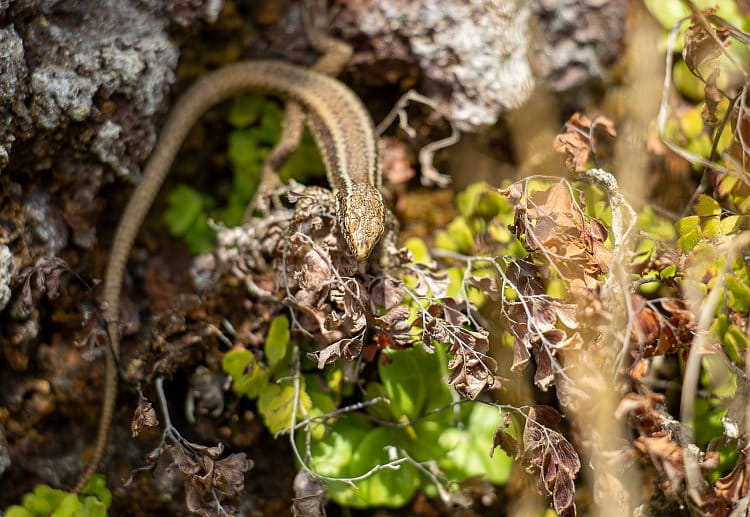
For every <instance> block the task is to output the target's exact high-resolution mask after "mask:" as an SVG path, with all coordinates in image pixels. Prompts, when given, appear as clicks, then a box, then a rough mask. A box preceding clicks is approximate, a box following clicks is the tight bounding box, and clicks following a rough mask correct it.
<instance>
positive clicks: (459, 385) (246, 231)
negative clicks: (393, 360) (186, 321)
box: [201, 188, 497, 398]
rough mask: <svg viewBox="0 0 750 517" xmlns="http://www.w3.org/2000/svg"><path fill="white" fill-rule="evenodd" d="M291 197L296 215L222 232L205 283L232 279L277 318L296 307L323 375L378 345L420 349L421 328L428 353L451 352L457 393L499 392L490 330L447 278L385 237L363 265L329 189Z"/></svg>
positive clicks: (278, 213)
mask: <svg viewBox="0 0 750 517" xmlns="http://www.w3.org/2000/svg"><path fill="white" fill-rule="evenodd" d="M288 197H289V199H290V201H292V202H294V203H295V209H294V211H290V210H275V211H273V212H271V214H269V216H268V217H265V218H263V219H261V220H253V221H251V222H250V224H247V225H245V226H243V227H241V228H234V229H228V230H225V231H223V232H221V233H220V234H219V241H218V242H219V246H218V249H217V251H216V252H215V254H214V256H213V259H212V260H211V261H206V262H205V263H206V264H209V265H210V267H209V268H207V269H206V270H204V271H203V272H202V274H201V276H202V277H203V278H217V277H219V276H221V275H222V274H226V273H229V274H230V275H231V276H233V277H234V278H235V279H239V280H240V281H241V282H243V283H244V284H245V286H246V287H247V290H248V294H249V295H250V296H251V297H252V298H254V299H255V300H257V301H266V302H268V301H272V302H275V303H276V306H277V309H276V310H281V309H282V308H283V306H287V307H289V308H290V309H291V314H292V323H293V328H294V329H295V330H296V331H297V332H300V333H301V334H303V335H304V336H306V337H308V338H310V339H311V340H313V341H314V342H315V343H316V344H317V345H318V347H317V349H316V350H314V351H313V352H310V353H309V354H308V356H309V357H310V358H311V359H312V360H314V361H315V362H316V363H317V364H318V366H319V367H321V368H322V367H323V366H325V365H326V364H329V363H332V362H334V361H337V360H339V359H343V360H347V361H351V360H353V359H355V358H357V357H359V356H360V354H361V353H362V350H363V348H364V346H365V345H366V344H367V345H369V344H371V343H373V341H372V340H374V342H375V343H376V348H378V347H382V346H388V347H392V348H404V347H408V346H413V345H414V344H417V343H419V342H420V337H419V336H417V335H415V334H413V330H412V329H411V327H412V326H414V327H416V328H419V329H421V331H422V332H421V343H422V345H423V346H425V347H426V348H427V349H428V350H432V349H433V346H434V342H439V343H445V344H446V345H448V352H449V353H450V354H452V359H451V361H450V364H449V369H450V371H451V383H452V384H453V385H454V386H455V387H456V389H457V390H458V391H459V392H460V393H462V394H464V395H465V396H467V397H470V398H475V397H476V396H477V395H479V393H480V392H481V391H483V390H484V389H486V388H488V387H491V386H492V385H493V383H494V382H495V377H494V371H495V369H496V367H497V365H496V364H495V362H494V361H493V360H492V359H491V358H490V357H488V356H487V352H488V350H489V343H488V341H487V332H486V331H484V329H482V328H478V327H477V326H476V325H473V324H472V322H470V320H469V318H467V316H466V313H467V311H470V310H472V309H475V308H473V307H472V306H470V304H467V303H466V302H465V301H463V300H458V299H454V298H449V297H446V295H445V293H446V288H447V286H448V279H447V276H446V275H445V274H443V273H437V272H436V271H435V270H434V269H432V268H431V267H428V266H425V265H420V264H414V263H413V257H412V256H411V254H410V253H409V252H408V251H406V250H397V249H396V248H395V246H393V244H392V243H391V242H390V240H389V239H388V238H387V236H386V238H384V240H383V242H382V243H381V245H380V249H376V250H375V252H374V253H373V257H372V258H371V259H370V261H369V262H368V263H359V262H357V261H356V260H355V259H354V258H353V257H352V256H351V254H350V253H349V251H348V249H347V246H346V241H345V239H344V238H343V236H342V235H341V234H340V231H339V228H338V224H337V219H336V217H335V203H334V200H333V198H332V196H331V194H330V192H329V191H327V190H324V189H320V188H307V189H304V190H293V191H290V192H289V194H288ZM386 266H387V267H386ZM399 273H404V274H408V275H410V276H411V277H413V278H415V279H416V285H415V286H414V287H413V288H412V289H411V293H412V295H413V296H415V297H417V298H418V299H419V300H420V303H422V304H423V307H422V310H421V311H420V314H419V317H418V318H417V319H416V321H415V322H413V323H410V321H409V317H410V311H409V308H408V307H407V306H405V305H403V303H402V302H404V299H405V292H406V287H405V285H404V284H403V282H402V281H401V280H399V279H398V278H397V277H398V274H399ZM271 282H272V283H271ZM368 348H369V347H368Z"/></svg>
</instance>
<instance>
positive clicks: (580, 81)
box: [534, 0, 627, 92]
mask: <svg viewBox="0 0 750 517" xmlns="http://www.w3.org/2000/svg"><path fill="white" fill-rule="evenodd" d="M534 3H535V4H536V6H535V11H536V12H537V15H538V20H539V22H538V31H537V32H538V34H539V37H540V40H541V41H540V43H538V44H537V45H536V46H537V47H540V48H541V49H542V51H541V52H538V53H534V55H535V56H536V59H538V63H537V64H538V66H539V69H540V73H541V74H542V75H543V76H544V78H545V81H546V82H547V83H548V84H549V85H550V87H551V88H552V89H553V90H554V91H557V92H565V91H569V90H571V89H573V88H576V87H580V86H582V85H584V84H587V83H590V82H591V81H592V80H599V79H602V78H604V77H605V76H606V71H607V67H608V66H609V65H611V64H612V63H614V62H615V60H616V59H617V58H618V56H619V55H620V53H621V52H622V47H623V41H624V37H625V20H626V18H627V16H626V14H627V2H626V1H625V0H584V1H581V0H534Z"/></svg>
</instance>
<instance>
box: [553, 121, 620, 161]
mask: <svg viewBox="0 0 750 517" xmlns="http://www.w3.org/2000/svg"><path fill="white" fill-rule="evenodd" d="M616 135H617V132H616V131H615V126H614V124H613V123H612V121H611V120H609V119H608V118H606V117H602V116H599V117H596V118H595V119H594V120H593V122H592V121H591V119H589V118H588V117H587V116H586V115H581V114H580V113H574V114H573V115H572V116H571V117H570V119H569V120H568V121H567V122H566V123H565V130H564V131H563V132H562V133H560V134H558V135H557V136H555V140H554V141H553V143H552V145H553V147H554V149H555V151H557V152H558V153H561V154H563V155H564V156H565V166H566V167H567V168H568V169H570V170H571V171H573V172H584V171H586V169H588V168H589V166H590V165H589V162H590V159H591V157H592V155H593V156H594V157H596V155H597V145H598V144H599V143H601V142H602V141H607V140H610V139H611V138H613V137H615V136H616Z"/></svg>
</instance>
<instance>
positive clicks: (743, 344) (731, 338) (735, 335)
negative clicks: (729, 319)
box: [722, 324, 747, 364]
mask: <svg viewBox="0 0 750 517" xmlns="http://www.w3.org/2000/svg"><path fill="white" fill-rule="evenodd" d="M722 344H723V345H724V351H725V352H726V353H727V355H728V356H729V358H730V359H731V360H732V361H734V362H735V363H737V364H744V362H745V349H746V348H747V337H746V336H745V334H744V333H743V332H742V331H741V330H740V329H739V327H737V325H734V324H731V325H729V328H727V331H726V332H725V333H724V337H723V339H722Z"/></svg>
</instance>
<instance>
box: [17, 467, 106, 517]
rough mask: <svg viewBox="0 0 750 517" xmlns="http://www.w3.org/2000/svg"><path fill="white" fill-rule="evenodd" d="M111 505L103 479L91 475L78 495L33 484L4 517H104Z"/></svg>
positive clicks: (100, 476)
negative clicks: (32, 488) (20, 500)
mask: <svg viewBox="0 0 750 517" xmlns="http://www.w3.org/2000/svg"><path fill="white" fill-rule="evenodd" d="M110 504H112V493H111V492H110V491H109V489H108V488H107V485H106V482H105V480H104V476H102V475H99V474H97V475H95V476H93V477H92V478H91V479H89V481H88V482H87V483H86V485H85V486H84V487H83V489H82V490H81V493H80V494H73V493H70V492H65V491H62V490H56V489H54V488H50V487H48V486H47V485H37V486H36V487H35V488H34V491H33V492H29V493H28V494H26V495H24V496H23V499H22V502H21V505H17V506H11V507H9V508H8V509H6V510H5V514H4V515H5V517H43V516H44V517H46V516H49V517H104V516H106V515H107V509H108V508H109V506H110Z"/></svg>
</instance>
